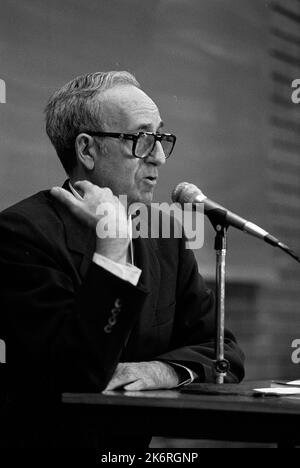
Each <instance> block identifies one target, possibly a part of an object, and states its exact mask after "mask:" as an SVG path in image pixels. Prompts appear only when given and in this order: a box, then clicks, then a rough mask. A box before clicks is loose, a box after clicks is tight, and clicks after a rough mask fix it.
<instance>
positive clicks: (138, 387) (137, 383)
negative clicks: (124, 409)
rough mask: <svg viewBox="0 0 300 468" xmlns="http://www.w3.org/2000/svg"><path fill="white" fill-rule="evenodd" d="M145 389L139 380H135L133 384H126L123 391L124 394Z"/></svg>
mask: <svg viewBox="0 0 300 468" xmlns="http://www.w3.org/2000/svg"><path fill="white" fill-rule="evenodd" d="M146 389H147V385H146V384H145V382H143V380H141V379H139V380H136V381H135V382H131V383H130V384H127V385H125V386H124V390H126V392H134V391H135V392H136V391H139V390H146Z"/></svg>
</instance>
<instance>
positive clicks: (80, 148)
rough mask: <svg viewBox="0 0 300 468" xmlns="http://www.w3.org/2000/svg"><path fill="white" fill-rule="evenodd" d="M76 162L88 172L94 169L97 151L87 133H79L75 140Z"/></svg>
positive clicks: (92, 139)
mask: <svg viewBox="0 0 300 468" xmlns="http://www.w3.org/2000/svg"><path fill="white" fill-rule="evenodd" d="M75 151H76V156H77V161H78V163H80V164H81V165H82V166H84V168H85V169H87V170H88V171H93V170H94V167H95V162H96V157H97V149H96V145H95V141H94V138H93V137H91V136H90V135H88V134H87V133H80V134H79V135H78V136H77V137H76V140H75Z"/></svg>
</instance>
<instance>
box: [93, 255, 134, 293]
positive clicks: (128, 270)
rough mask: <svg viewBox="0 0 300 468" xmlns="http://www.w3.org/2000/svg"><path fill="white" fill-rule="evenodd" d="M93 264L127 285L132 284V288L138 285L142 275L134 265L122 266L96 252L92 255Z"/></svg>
mask: <svg viewBox="0 0 300 468" xmlns="http://www.w3.org/2000/svg"><path fill="white" fill-rule="evenodd" d="M93 262H95V263H96V264H97V265H99V266H100V267H102V268H104V269H105V270H107V271H109V272H110V273H112V274H113V275H115V276H118V278H121V279H122V280H124V281H128V282H129V283H131V284H133V286H136V285H137V284H138V282H139V279H140V276H141V273H142V270H140V269H139V268H137V267H136V266H134V265H131V264H130V263H127V264H126V265H123V264H121V263H117V262H115V261H114V260H111V259H110V258H107V257H104V255H101V254H98V253H96V252H95V253H94V255H93Z"/></svg>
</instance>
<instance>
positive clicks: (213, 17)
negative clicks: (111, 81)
mask: <svg viewBox="0 0 300 468" xmlns="http://www.w3.org/2000/svg"><path fill="white" fill-rule="evenodd" d="M282 8H283V10H282ZM299 15H300V3H299V1H298V0H287V1H277V2H271V1H264V0H184V1H183V0H152V1H151V2H148V1H141V0H126V1H121V0H101V1H96V0H90V1H89V2H83V1H82V0H64V2H61V1H60V0H53V1H51V2H46V1H42V0H27V1H26V2H17V1H16V0H10V1H7V0H4V1H3V0H2V2H1V14H0V35H1V36H0V37H1V39H0V78H2V79H4V80H5V82H6V86H7V102H6V104H0V143H1V155H0V157H1V169H0V208H1V209H2V208H5V207H7V206H9V205H10V204H12V203H14V202H16V201H18V200H19V199H21V198H23V197H25V196H28V195H30V194H31V193H33V192H35V191H38V190H41V189H44V188H48V187H51V186H52V185H54V184H55V185H56V184H58V183H62V182H63V180H64V178H65V175H64V173H63V170H62V168H61V167H60V164H59V162H58V159H57V157H56V155H55V153H54V150H53V149H52V147H51V145H50V143H49V142H48V140H47V137H46V135H45V132H44V123H43V108H44V105H45V102H46V100H47V98H48V96H49V94H50V93H51V92H53V91H54V90H55V89H57V88H58V87H59V86H61V85H62V84H64V83H65V82H67V81H69V80H70V79H71V78H73V77H74V76H76V75H79V74H82V73H85V72H91V71H97V70H109V69H127V70H129V71H131V72H132V73H134V74H135V75H136V77H137V78H138V80H139V81H140V82H141V83H142V86H143V88H144V89H145V91H146V92H148V93H149V94H150V95H151V96H152V97H153V99H154V100H155V101H156V103H157V104H158V106H159V107H160V110H161V114H162V117H163V119H164V121H165V122H166V126H167V129H168V130H170V131H172V132H174V133H175V134H176V135H177V136H178V144H177V147H176V151H175V154H174V156H173V157H172V158H171V159H170V160H169V161H168V163H167V165H166V166H165V167H164V168H163V169H162V171H161V172H162V173H161V179H160V187H159V188H158V190H157V194H156V200H157V201H164V200H170V193H171V191H172V189H173V187H174V186H175V185H176V184H177V183H178V182H180V181H182V180H187V181H190V182H193V183H195V184H197V185H198V186H199V187H200V188H202V190H203V191H204V193H207V194H208V195H209V196H210V197H211V198H213V199H215V200H218V201H220V202H222V203H223V204H224V205H226V206H228V207H230V208H231V209H232V210H234V211H236V212H238V213H241V214H242V215H243V216H244V217H248V218H250V219H251V220H253V221H254V222H256V223H258V224H260V225H262V226H263V227H265V228H266V229H267V230H271V231H272V232H274V234H275V235H276V234H277V235H278V236H279V235H280V236H281V237H282V239H283V240H286V241H288V242H290V243H291V244H292V245H293V246H294V248H299V249H300V245H299V228H300V223H299V200H300V193H299V175H300V163H299V149H300V141H299V135H300V132H299V112H300V105H299V106H296V105H295V104H293V103H292V102H291V88H290V84H291V82H292V80H293V79H295V78H299V77H300V64H299V60H300V47H299V44H300V32H299V25H300V22H299ZM287 35H289V37H288V38H287ZM291 35H292V37H290V36H291ZM278 119H279V120H278ZM280 119H281V120H280ZM291 121H292V127H291ZM205 229H206V231H205V246H204V247H203V248H202V249H200V250H199V251H197V252H196V255H197V259H198V261H199V268H200V271H201V272H202V273H203V274H204V275H205V277H206V278H208V280H209V281H210V282H212V280H213V275H214V261H215V259H214V251H213V237H214V236H213V231H212V229H211V227H210V225H209V224H207V225H206V228H205ZM227 271H228V273H227V274H228V295H227V323H228V325H229V326H231V328H233V330H234V331H235V333H236V334H237V336H238V337H239V340H240V342H241V345H242V346H243V348H244V349H245V351H246V354H247V377H248V378H257V377H278V376H279V375H280V376H286V377H295V378H296V377H297V376H298V375H299V367H297V366H296V365H295V364H293V363H292V362H291V352H292V349H291V342H292V340H293V339H296V338H300V326H299V325H300V315H299V313H300V311H299V302H300V296H299V267H297V265H296V264H295V265H294V264H293V262H292V260H290V259H288V258H285V257H284V254H281V253H279V254H278V255H277V254H276V255H274V253H273V250H272V249H271V248H270V247H269V246H266V245H263V244H262V243H260V242H259V241H257V240H255V239H252V238H250V237H247V236H244V235H243V234H241V233H238V232H233V231H230V235H229V254H228V267H227Z"/></svg>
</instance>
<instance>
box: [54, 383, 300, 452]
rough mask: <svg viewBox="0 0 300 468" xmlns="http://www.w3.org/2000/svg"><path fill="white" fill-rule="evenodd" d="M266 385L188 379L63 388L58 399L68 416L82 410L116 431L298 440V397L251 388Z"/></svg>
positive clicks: (287, 443)
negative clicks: (150, 385) (131, 386)
mask: <svg viewBox="0 0 300 468" xmlns="http://www.w3.org/2000/svg"><path fill="white" fill-rule="evenodd" d="M269 386H270V381H255V382H245V383H243V384H240V385H226V384H225V385H222V386H216V385H212V384H211V385H207V384H192V385H191V386H189V387H186V389H185V391H176V390H159V391H144V392H121V391H110V392H107V393H105V394H102V393H99V394H97V393H93V394H90V393H89V394H86V393H78V394H75V393H65V394H63V396H62V402H63V409H64V411H65V413H66V416H67V417H68V415H69V416H71V415H72V417H76V415H78V416H79V415H80V418H81V419H82V418H84V421H85V424H88V425H89V426H90V427H91V428H95V429H96V428H97V425H99V421H101V424H105V427H107V428H109V430H110V431H113V432H114V433H115V434H116V435H122V434H127V435H132V436H134V435H139V434H140V433H141V431H143V428H147V430H148V431H149V432H150V433H151V434H152V435H153V436H161V437H173V438H185V439H210V440H226V441H244V442H259V443H277V444H278V446H279V447H293V446H295V445H298V444H300V399H299V397H298V398H297V397H259V396H254V395H253V392H252V390H253V388H258V387H269ZM221 387H222V388H221ZM199 391H200V392H201V394H197V393H196V392H199ZM214 393H216V394H214Z"/></svg>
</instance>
